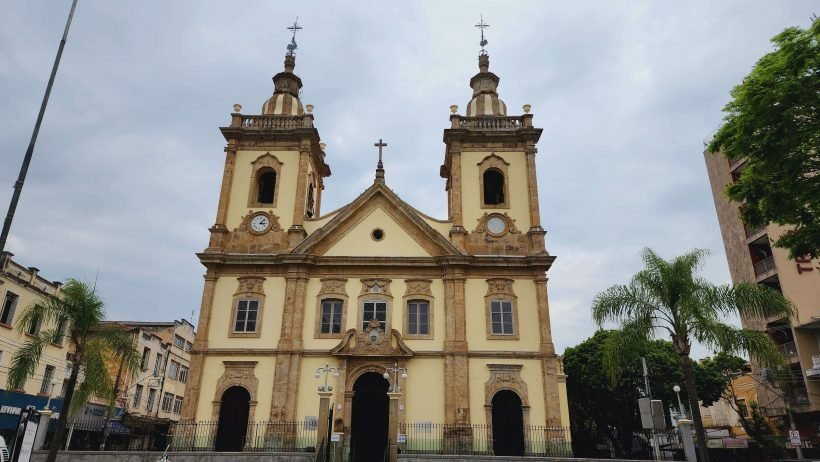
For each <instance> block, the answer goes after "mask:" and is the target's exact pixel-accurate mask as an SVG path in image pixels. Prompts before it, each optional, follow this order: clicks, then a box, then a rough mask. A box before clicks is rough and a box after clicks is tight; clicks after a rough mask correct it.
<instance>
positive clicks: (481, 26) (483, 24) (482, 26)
mask: <svg viewBox="0 0 820 462" xmlns="http://www.w3.org/2000/svg"><path fill="white" fill-rule="evenodd" d="M475 26H476V27H478V28H479V29H481V41H480V42H478V44H479V45H481V53H480V54H482V55H485V54H487V51H486V50H484V47H485V46H487V43H488V42H487V39H485V38H484V29H486V28H488V27H490V25H489V24H487V23H486V22H484V15H483V14H482V15H481V20H480V21H479V22H478V24H476V25H475Z"/></svg>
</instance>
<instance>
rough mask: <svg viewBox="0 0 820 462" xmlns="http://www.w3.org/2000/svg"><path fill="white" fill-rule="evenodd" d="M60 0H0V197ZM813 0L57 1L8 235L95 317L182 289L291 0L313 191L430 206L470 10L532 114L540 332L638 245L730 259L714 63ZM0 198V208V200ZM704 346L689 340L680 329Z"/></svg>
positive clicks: (560, 339)
mask: <svg viewBox="0 0 820 462" xmlns="http://www.w3.org/2000/svg"><path fill="white" fill-rule="evenodd" d="M68 6H69V2H61V3H60V4H59V5H58V4H57V3H55V2H53V1H51V0H33V1H10V2H5V3H4V4H3V5H2V7H0V81H2V84H0V101H3V102H4V104H3V106H2V110H0V127H2V128H0V135H2V136H0V152H2V153H3V154H2V164H0V184H5V185H8V186H9V188H3V189H2V190H0V205H2V206H3V207H5V205H6V204H7V203H8V200H9V198H10V195H11V188H10V186H11V185H12V184H13V181H14V179H15V178H16V174H17V170H18V168H19V163H20V161H21V159H22V154H23V152H24V150H25V147H26V145H27V143H28V137H29V135H30V130H31V127H32V125H33V123H34V119H35V117H36V113H37V109H38V106H39V102H40V98H41V97H42V92H43V90H44V88H45V82H46V79H47V78H48V72H49V70H50V66H51V63H52V59H53V57H54V53H55V51H56V46H57V43H58V41H59V37H60V34H61V33H62V27H63V22H64V20H65V15H66V14H67V11H68ZM813 7H814V4H813V3H812V2H809V1H803V2H788V3H782V2H780V3H771V2H754V3H751V4H750V3H748V2H740V1H732V2H718V3H715V2H705V1H701V2H686V3H679V4H670V3H668V2H665V3H651V2H640V3H636V2H604V3H595V4H592V3H579V4H558V3H543V2H517V3H516V4H515V7H510V6H509V5H508V4H506V3H494V2H486V3H484V2H482V3H475V2H469V3H468V2H447V3H442V2H433V1H427V2H415V3H407V2H401V3H398V2H397V3H394V4H384V3H383V2H355V3H350V4H341V3H337V2H309V3H307V4H302V5H301V6H300V7H297V6H296V5H294V4H280V3H276V4H274V3H267V2H243V3H242V4H241V5H240V4H235V3H229V2H215V1H208V2H192V1H188V2H160V1H145V2H140V3H138V4H137V3H133V2H102V1H93V0H84V1H82V2H80V5H79V8H78V11H77V15H76V18H75V22H74V25H73V28H72V30H71V34H70V36H69V41H68V45H67V48H66V51H65V55H64V58H63V64H62V67H61V69H60V73H59V75H58V78H57V83H56V85H55V88H54V92H53V94H52V100H51V104H50V106H49V108H48V113H47V114H46V119H45V122H44V125H43V129H42V131H41V135H40V140H39V142H38V145H37V150H36V153H35V159H34V163H33V165H32V168H31V170H30V175H29V178H28V181H27V184H26V187H25V190H24V192H23V199H22V201H21V204H20V208H19V210H18V215H17V217H16V220H15V223H14V228H13V230H12V240H11V243H10V246H9V248H10V250H12V251H13V252H14V253H15V254H16V255H17V259H18V260H20V261H21V262H22V263H24V264H27V265H36V266H38V267H39V268H40V269H41V270H42V273H43V274H44V275H45V276H46V277H49V278H52V279H62V278H65V277H69V276H71V277H80V278H85V279H93V278H94V277H95V276H96V275H97V274H99V286H100V287H101V290H102V291H103V294H104V296H105V298H106V300H107V302H108V307H109V314H110V317H112V318H135V319H166V318H170V317H189V318H190V316H191V311H192V310H198V308H199V299H200V296H201V289H202V282H201V279H200V277H199V276H200V275H201V274H202V272H203V270H202V267H201V265H200V264H199V263H198V261H197V259H196V257H195V256H194V253H195V252H197V251H200V250H201V249H203V248H204V247H205V246H206V244H207V239H208V232H207V228H208V227H209V226H210V225H211V224H212V223H213V219H214V215H215V211H216V201H217V192H218V188H219V182H220V178H221V174H222V163H223V159H224V157H223V156H224V153H223V151H222V148H223V146H224V140H222V138H221V135H220V134H219V132H218V130H217V127H219V126H220V125H226V124H227V123H228V118H229V116H228V114H229V112H230V110H231V105H232V104H233V103H241V104H243V106H244V108H245V109H244V111H245V112H256V111H258V110H259V108H261V104H262V102H263V101H264V100H265V99H266V98H267V97H268V96H269V95H270V93H271V91H272V84H271V81H270V77H271V76H272V75H273V74H275V73H276V72H279V71H280V70H281V68H282V58H283V54H284V51H285V48H284V46H285V44H286V43H287V41H288V40H289V36H288V34H287V31H286V30H285V29H284V27H285V26H286V25H287V24H288V23H289V22H290V21H292V20H293V18H294V17H295V16H297V15H298V16H299V17H300V22H302V23H303V24H304V27H305V29H304V31H303V32H302V33H301V34H300V37H299V46H300V48H299V52H298V55H297V73H298V74H299V75H300V76H301V77H302V79H303V81H304V84H305V86H304V91H303V101H304V102H306V103H312V104H314V105H315V106H316V110H315V114H316V125H317V126H318V128H319V132H320V134H321V135H322V138H323V140H324V141H325V142H326V143H327V144H328V162H329V163H330V165H331V167H332V169H333V172H334V174H333V176H332V177H330V178H329V179H328V181H327V184H326V196H325V199H324V203H323V208H324V210H325V211H330V210H333V209H335V208H337V207H339V206H341V205H344V204H345V203H347V202H349V201H350V200H352V199H353V198H354V197H356V195H358V194H359V193H360V192H361V191H362V190H364V189H365V188H366V187H367V186H368V185H369V184H370V182H371V181H372V175H373V169H374V167H375V160H376V159H375V150H374V148H373V147H372V144H373V142H374V141H375V140H377V139H378V138H384V139H385V140H386V141H387V142H388V143H389V147H388V148H387V150H386V154H385V155H386V157H385V161H386V167H387V178H388V184H389V185H390V187H391V188H393V189H394V190H395V191H396V192H398V193H399V194H400V195H401V196H402V197H404V198H405V199H406V200H407V201H408V202H410V203H411V204H412V205H414V206H415V207H417V208H419V209H420V210H422V211H424V212H425V213H428V214H430V215H434V216H438V217H445V215H446V202H445V192H444V181H443V180H442V179H441V178H439V176H438V166H439V165H440V164H441V161H442V158H443V144H442V143H441V131H442V130H443V129H444V128H446V126H447V123H448V107H449V105H450V104H453V103H455V104H458V105H459V106H460V107H461V108H462V110H463V108H464V107H465V106H466V103H467V101H468V100H469V98H470V89H469V86H468V81H469V78H470V77H471V76H472V75H473V74H474V73H475V72H476V59H475V57H476V51H477V46H476V42H477V36H476V33H475V30H474V28H473V27H472V25H473V24H474V23H475V22H476V20H477V17H478V14H479V13H481V12H483V13H484V17H485V19H487V20H488V22H489V23H490V24H491V28H490V29H489V31H488V36H489V40H490V45H489V51H490V55H491V69H492V70H493V71H494V72H496V73H497V74H498V75H499V76H500V77H501V85H500V88H499V90H500V93H501V97H502V98H503V99H504V100H505V101H506V102H507V105H508V107H509V108H510V111H511V112H513V113H517V112H520V107H521V106H522V105H523V104H525V103H529V104H532V105H533V112H534V113H535V122H536V124H537V125H538V126H541V127H544V135H543V137H542V139H541V143H540V145H539V156H538V161H537V163H538V169H539V182H540V183H539V192H540V196H541V197H540V198H541V204H542V216H543V223H544V226H545V227H546V228H547V229H548V230H549V235H548V246H549V250H550V252H551V253H553V254H555V255H558V260H557V262H556V264H555V266H554V268H553V269H552V270H551V271H550V296H551V299H550V307H551V310H552V321H553V330H554V338H555V341H556V343H557V346H558V349H559V350H563V349H564V348H565V347H566V346H570V345H573V344H576V343H578V342H579V341H580V340H582V339H584V338H586V337H587V336H589V335H591V334H592V332H593V327H592V323H591V319H590V317H589V309H588V307H589V304H590V301H591V300H592V297H594V295H595V294H596V293H597V292H599V291H600V290H603V289H604V288H606V287H608V286H609V285H611V284H615V283H622V282H625V281H626V280H627V279H628V278H629V276H630V275H631V274H633V273H634V272H635V271H637V270H638V269H639V268H640V261H639V256H638V252H639V250H640V248H641V247H643V246H651V247H653V248H655V249H657V250H658V251H659V252H661V253H662V254H663V255H666V256H672V255H676V254H679V253H681V252H684V251H686V250H688V249H690V248H692V247H702V248H709V249H711V250H712V251H713V256H712V258H711V259H710V260H709V263H708V265H707V266H706V268H705V269H704V272H705V274H706V275H707V276H708V277H709V278H711V279H712V280H714V281H716V282H727V281H728V280H729V276H728V271H727V268H726V263H725V257H724V255H723V247H722V242H721V240H720V234H719V229H718V227H717V221H716V218H715V212H714V206H713V204H712V198H711V194H710V190H709V185H708V182H707V177H706V172H705V168H704V165H703V159H702V155H701V151H702V144H701V141H702V139H703V138H704V137H705V136H706V135H708V133H709V132H711V131H712V130H713V129H714V128H715V127H716V126H717V125H718V124H719V122H720V119H721V113H720V108H721V107H722V106H723V105H724V104H725V103H726V101H727V100H728V92H729V90H730V89H731V87H732V86H733V85H735V84H736V83H737V82H739V81H740V79H741V78H742V77H743V76H744V75H745V74H746V73H747V72H748V70H749V69H750V67H751V66H752V65H753V64H754V62H755V61H756V60H757V58H758V57H759V56H761V55H762V54H763V53H765V52H766V51H768V50H769V49H770V44H769V42H768V40H769V38H770V37H771V36H772V35H774V34H776V33H777V32H779V31H780V30H782V29H783V28H785V27H787V26H790V25H802V26H806V25H807V23H808V18H809V16H810V14H811V13H812V8H813ZM3 210H4V211H5V209H3ZM699 353H700V354H705V353H706V351H705V350H704V349H701V350H699Z"/></svg>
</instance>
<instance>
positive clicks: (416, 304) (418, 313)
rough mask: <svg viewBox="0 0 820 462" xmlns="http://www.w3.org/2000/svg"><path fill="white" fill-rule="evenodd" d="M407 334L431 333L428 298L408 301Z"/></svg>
mask: <svg viewBox="0 0 820 462" xmlns="http://www.w3.org/2000/svg"><path fill="white" fill-rule="evenodd" d="M407 334H408V335H429V334H430V303H429V302H427V300H410V301H409V302H407Z"/></svg>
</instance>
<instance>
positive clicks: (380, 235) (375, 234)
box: [370, 228, 384, 241]
mask: <svg viewBox="0 0 820 462" xmlns="http://www.w3.org/2000/svg"><path fill="white" fill-rule="evenodd" d="M370 237H372V238H373V240H374V241H380V240H382V239H384V231H382V230H381V229H380V228H376V229H374V230H373V231H371V232H370Z"/></svg>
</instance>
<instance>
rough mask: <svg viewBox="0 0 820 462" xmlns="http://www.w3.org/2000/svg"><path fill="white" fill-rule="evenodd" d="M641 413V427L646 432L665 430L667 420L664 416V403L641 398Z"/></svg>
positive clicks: (639, 406)
mask: <svg viewBox="0 0 820 462" xmlns="http://www.w3.org/2000/svg"><path fill="white" fill-rule="evenodd" d="M638 410H640V412H641V426H642V427H643V428H644V429H646V430H665V429H666V418H665V417H664V415H663V402H662V401H661V400H659V399H652V400H650V399H649V398H641V399H639V400H638Z"/></svg>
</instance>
